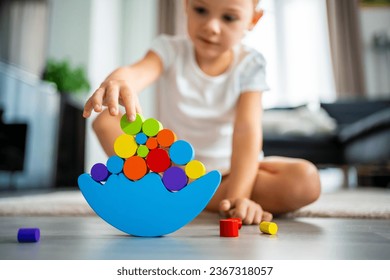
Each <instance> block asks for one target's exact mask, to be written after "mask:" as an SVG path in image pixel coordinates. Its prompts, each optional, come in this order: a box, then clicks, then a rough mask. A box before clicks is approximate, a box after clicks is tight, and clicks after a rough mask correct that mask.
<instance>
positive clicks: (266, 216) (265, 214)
mask: <svg viewBox="0 0 390 280" xmlns="http://www.w3.org/2000/svg"><path fill="white" fill-rule="evenodd" d="M272 219H273V215H272V214H271V213H270V212H267V211H264V212H263V217H262V219H261V220H262V221H265V222H271V221H272Z"/></svg>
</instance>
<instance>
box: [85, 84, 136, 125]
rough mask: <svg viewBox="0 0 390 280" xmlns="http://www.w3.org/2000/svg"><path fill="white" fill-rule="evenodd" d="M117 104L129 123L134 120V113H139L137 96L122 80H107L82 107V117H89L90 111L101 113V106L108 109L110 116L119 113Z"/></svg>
mask: <svg viewBox="0 0 390 280" xmlns="http://www.w3.org/2000/svg"><path fill="white" fill-rule="evenodd" d="M118 104H120V105H123V106H124V107H125V110H126V115H127V118H128V119H129V121H134V120H135V115H136V113H141V106H140V104H139V100H138V96H137V94H136V93H134V92H133V91H132V90H131V88H130V86H129V85H128V83H127V82H126V81H124V80H107V81H104V82H103V83H102V84H101V85H100V87H99V88H98V89H97V90H96V91H95V92H94V93H93V94H92V96H91V97H90V98H89V99H88V100H87V102H86V103H85V106H84V112H83V116H84V117H85V118H88V117H89V116H91V113H92V110H94V111H95V112H97V113H100V112H102V110H103V106H107V107H108V111H109V112H110V115H112V116H116V115H118V113H119V109H118Z"/></svg>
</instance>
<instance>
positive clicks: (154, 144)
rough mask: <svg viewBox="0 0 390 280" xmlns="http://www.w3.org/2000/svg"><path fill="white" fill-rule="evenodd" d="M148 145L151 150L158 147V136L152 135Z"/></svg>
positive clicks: (147, 142)
mask: <svg viewBox="0 0 390 280" xmlns="http://www.w3.org/2000/svg"><path fill="white" fill-rule="evenodd" d="M146 147H148V149H149V150H153V149H156V148H157V147H158V142H157V139H156V137H150V138H149V139H148V140H147V141H146Z"/></svg>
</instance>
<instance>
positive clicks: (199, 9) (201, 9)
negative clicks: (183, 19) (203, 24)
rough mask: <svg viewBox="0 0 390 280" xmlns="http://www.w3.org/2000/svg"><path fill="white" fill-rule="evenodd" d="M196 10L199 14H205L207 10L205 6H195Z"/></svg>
mask: <svg viewBox="0 0 390 280" xmlns="http://www.w3.org/2000/svg"><path fill="white" fill-rule="evenodd" d="M194 11H195V12H196V13H197V14H199V15H205V14H206V13H207V10H206V9H205V8H203V7H194Z"/></svg>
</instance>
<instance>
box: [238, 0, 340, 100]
mask: <svg viewBox="0 0 390 280" xmlns="http://www.w3.org/2000/svg"><path fill="white" fill-rule="evenodd" d="M325 1H326V0H316V1H312V0H288V1H286V0H262V1H261V2H260V6H261V7H262V8H263V9H264V16H263V18H262V19H261V20H260V22H259V23H258V25H257V26H256V27H255V28H254V29H253V30H252V32H250V33H249V34H248V35H247V37H246V38H245V42H246V43H247V44H248V45H250V46H252V47H254V48H255V49H257V50H259V51H260V52H261V53H263V55H264V56H265V59H266V61H267V82H268V85H269V86H270V88H271V89H270V91H269V92H267V93H265V96H264V106H265V107H272V106H294V105H300V104H308V103H309V104H318V102H319V101H333V100H334V99H335V98H336V90H335V85H334V80H333V73H332V63H331V56H330V48H329V39H328V26H327V14H326V2H325Z"/></svg>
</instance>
